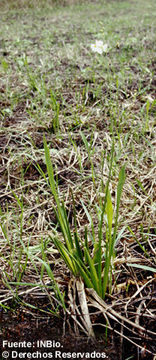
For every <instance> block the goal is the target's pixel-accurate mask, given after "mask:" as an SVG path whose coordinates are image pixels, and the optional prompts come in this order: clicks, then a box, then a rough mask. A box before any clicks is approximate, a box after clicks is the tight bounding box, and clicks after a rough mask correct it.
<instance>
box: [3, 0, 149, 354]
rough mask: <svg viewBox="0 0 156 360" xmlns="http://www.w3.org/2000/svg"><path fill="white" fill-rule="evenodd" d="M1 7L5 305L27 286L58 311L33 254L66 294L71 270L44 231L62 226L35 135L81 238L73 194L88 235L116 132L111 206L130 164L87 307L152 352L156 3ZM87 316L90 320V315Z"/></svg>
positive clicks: (20, 299)
mask: <svg viewBox="0 0 156 360" xmlns="http://www.w3.org/2000/svg"><path fill="white" fill-rule="evenodd" d="M30 3H31V2H30ZM14 4H16V8H15V7H14ZM31 4H32V3H31ZM142 4H143V5H142ZM2 5H4V6H3V10H4V11H3V12H2V14H1V38H2V39H1V48H0V62H1V65H0V70H1V79H0V106H1V110H0V111H1V112H0V125H1V128H0V146H1V157H0V162H1V170H0V184H1V189H0V205H1V225H2V231H1V235H0V236H1V245H0V254H1V291H0V302H1V305H2V306H9V305H8V304H10V300H11V299H15V300H16V301H17V303H18V302H21V303H22V306H26V305H25V304H26V303H29V305H31V299H30V298H29V296H28V295H31V296H35V297H36V296H38V297H40V296H44V297H45V298H48V301H49V303H51V309H52V311H54V312H56V314H57V315H58V309H57V310H56V306H57V304H58V301H60V300H58V299H56V292H55V287H53V286H52V281H51V279H50V278H49V275H48V274H47V271H46V269H45V267H44V266H43V264H42V263H41V261H40V259H42V260H43V261H46V262H47V263H49V265H50V266H51V268H52V269H53V273H54V275H55V279H56V281H57V283H58V284H59V286H60V289H61V291H62V292H63V291H66V296H67V297H68V292H67V288H68V283H69V278H70V274H69V271H68V269H66V267H65V265H64V263H63V261H62V260H61V259H60V257H59V255H58V253H57V251H56V249H55V248H54V245H53V244H52V243H51V241H50V239H49V235H50V234H52V233H54V232H57V233H59V232H60V229H59V227H58V224H57V221H56V217H55V213H54V210H53V206H54V199H53V197H52V195H51V192H50V189H49V187H48V185H47V182H46V181H45V179H44V177H43V176H42V175H41V173H40V172H39V168H38V165H39V167H40V168H41V169H42V171H43V172H44V173H45V174H46V165H45V155H44V147H43V134H45V135H46V139H47V142H48V144H49V147H50V154H51V159H52V162H53V165H54V167H55V173H56V181H57V182H58V186H59V193H60V198H62V199H64V201H65V204H66V209H67V213H68V218H69V222H70V225H71V228H73V226H74V220H73V205H72V196H71V189H72V193H73V195H74V198H75V203H76V212H77V222H78V229H79V233H80V234H81V237H82V238H83V236H84V226H85V225H87V226H88V227H89V224H88V219H87V216H86V214H85V211H84V209H83V206H82V203H81V201H83V203H84V204H85V206H86V207H87V209H88V211H89V213H90V214H91V215H92V217H93V218H94V219H95V223H94V225H95V232H96V233H97V231H98V228H97V224H98V216H97V214H98V209H99V206H100V204H101V201H102V199H103V194H104V186H105V184H106V181H107V178H108V173H109V165H110V152H111V146H112V141H113V140H114V143H115V151H114V162H113V174H112V178H111V182H110V190H111V194H112V199H113V205H114V207H115V206H116V187H117V181H118V174H119V169H120V168H121V166H122V165H123V164H124V163H125V164H126V182H125V186H124V190H123V195H122V201H121V207H120V217H119V230H118V233H119V234H120V236H119V238H118V241H117V245H116V258H115V261H114V270H113V279H114V282H113V286H112V291H111V294H108V297H107V299H106V303H101V302H100V301H101V300H99V299H98V300H97V298H96V294H95V293H93V292H91V291H89V294H88V298H87V299H88V306H92V307H93V306H94V305H95V307H98V310H99V311H100V312H101V314H103V316H104V319H105V321H104V320H102V319H101V318H100V321H102V326H106V323H107V326H108V328H114V327H115V328H114V330H115V331H116V332H117V333H121V332H122V333H123V337H124V336H126V337H128V338H129V339H130V340H131V341H132V342H134V343H138V345H139V346H140V347H141V348H144V346H145V347H147V346H149V347H148V348H147V350H148V351H149V352H150V351H151V352H152V353H153V352H154V345H153V344H152V339H153V329H154V319H155V315H154V299H155V292H154V282H155V277H154V276H155V274H154V272H152V271H151V268H152V269H153V268H154V267H155V240H156V230H155V200H156V198H155V194H156V182H155V179H156V173H155V145H156V140H155V123H154V117H155V105H156V103H155V100H154V98H155V90H156V83H155V77H154V76H155V75H154V72H155V54H154V47H155V35H154V11H156V9H155V4H154V1H153V0H150V1H149V2H148V3H147V2H145V1H143V0H139V2H138V4H137V5H136V6H137V7H138V9H140V12H138V13H137V12H136V10H135V9H134V6H133V4H132V3H130V4H129V3H126V2H113V3H110V2H109V3H106V2H105V3H102V2H100V3H96V4H90V5H89V10H88V11H89V14H90V18H88V15H87V12H86V10H87V9H88V6H87V5H85V4H84V5H82V4H81V5H80V6H78V4H77V5H72V6H71V7H70V6H69V7H62V8H59V7H57V9H56V11H55V13H54V12H53V7H50V1H49V2H48V6H47V7H44V8H42V10H41V11H40V9H39V8H38V10H37V11H36V14H35V13H34V10H33V9H31V6H30V7H27V10H26V11H24V13H23V12H22V9H21V7H22V6H24V7H25V2H22V4H21V2H20V8H19V6H18V5H19V4H18V2H17V1H16V2H12V3H11V5H10V4H9V5H8V2H7V6H11V8H12V10H10V12H6V4H5V2H4V4H3V3H1V6H2ZM40 5H42V3H41V2H40ZM74 6H75V8H74ZM17 8H18V11H17ZM49 9H50V11H49ZM73 9H75V12H76V13H75V12H73ZM116 12H118V17H117V18H116V25H115V24H113V19H114V15H115V13H116ZM136 13H137V14H138V15H137V16H136ZM149 23H150V24H151V25H149ZM97 37H98V38H104V40H105V41H106V42H109V45H110V51H109V53H108V55H107V56H105V57H104V58H100V57H97V58H96V56H95V59H94V54H91V51H90V47H89V46H90V43H91V42H94V40H95V39H96V38H97ZM81 132H82V133H83V134H84V135H85V137H86V139H87V141H88V149H89V150H87V148H86V146H85V144H84V142H83V139H82V135H81ZM102 184H103V185H102ZM120 231H121V233H120ZM61 236H62V235H61V233H60V238H61ZM104 240H105V239H104ZM133 265H134V266H136V267H133ZM153 275H154V276H153ZM13 283H14V284H13ZM21 283H23V284H24V285H22V284H21ZM28 284H33V286H31V285H28ZM48 286H50V287H49V288H48ZM75 291H77V290H75ZM25 299H28V300H27V301H26V300H25ZM76 299H77V297H76ZM68 300H71V297H70V299H68ZM95 300H96V304H95ZM73 301H74V300H73ZM97 304H98V305H97ZM60 311H61V310H60ZM68 312H69V309H68ZM91 319H92V320H93V322H94V321H95V324H96V319H95V312H93V314H92V315H91ZM82 322H83V321H82ZM132 322H133V325H132ZM114 324H116V325H114ZM81 325H82V324H81ZM149 326H150V329H151V331H150V330H149ZM125 327H126V330H124V328H125ZM124 334H125V335H124Z"/></svg>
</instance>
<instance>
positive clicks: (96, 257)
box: [44, 139, 125, 298]
mask: <svg viewBox="0 0 156 360" xmlns="http://www.w3.org/2000/svg"><path fill="white" fill-rule="evenodd" d="M44 149H45V158H46V165H47V171H48V177H49V183H50V188H51V191H52V194H53V196H54V199H55V203H56V208H55V206H54V211H55V214H56V217H57V221H58V223H59V226H60V229H61V232H62V234H63V237H64V241H65V243H64V244H63V243H62V242H61V241H60V240H59V238H58V236H53V237H52V236H51V240H52V241H53V242H54V244H55V246H56V247H57V249H58V251H59V253H60V255H61V257H62V258H63V260H64V261H65V263H66V265H67V266H68V268H69V269H70V271H71V272H72V273H73V275H74V276H76V277H77V276H81V277H82V279H83V280H84V282H85V285H86V286H87V287H88V288H93V289H95V290H96V292H97V293H98V294H99V295H100V296H101V297H102V298H104V297H105V295H106V290H107V286H108V285H109V287H111V281H110V279H111V272H112V267H113V259H114V256H115V249H114V247H115V242H116V234H117V226H118V216H119V204H120V198H121V194H122V189H123V185H124V181H125V166H123V167H122V169H121V171H120V173H119V181H118V187H117V206H116V213H115V222H114V228H113V229H112V226H113V205H112V201H111V195H110V191H109V181H110V176H111V170H112V163H113V152H114V150H113V149H112V158H111V164H110V171H109V177H108V180H107V184H106V189H105V198H104V201H103V204H102V206H101V209H100V210H101V211H100V212H101V214H100V217H99V225H98V238H97V239H96V237H95V230H94V224H93V220H92V217H91V215H90V214H89V213H88V210H87V209H85V210H86V213H87V214H88V218H89V219H90V223H91V234H90V235H91V238H92V242H93V244H92V245H93V246H92V248H91V249H90V246H89V236H88V231H87V227H86V228H85V236H84V239H83V240H82V239H80V237H79V235H78V230H77V220H76V211H75V206H74V210H73V211H74V213H73V216H74V225H75V228H74V231H73V232H71V230H70V224H69V220H68V217H67V212H66V209H65V203H64V201H62V202H61V201H60V199H59V195H58V188H57V183H56V181H55V178H54V170H53V166H52V163H51V160H50V154H49V149H48V146H47V143H46V140H45V139H44ZM73 201H74V199H73ZM104 215H106V231H105V244H103V237H104V233H103V220H104ZM92 254H93V255H92ZM103 264H104V265H103Z"/></svg>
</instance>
